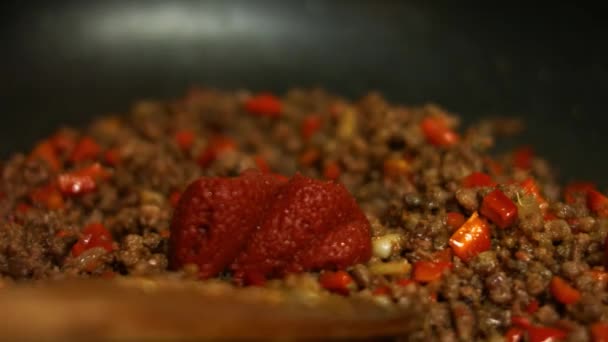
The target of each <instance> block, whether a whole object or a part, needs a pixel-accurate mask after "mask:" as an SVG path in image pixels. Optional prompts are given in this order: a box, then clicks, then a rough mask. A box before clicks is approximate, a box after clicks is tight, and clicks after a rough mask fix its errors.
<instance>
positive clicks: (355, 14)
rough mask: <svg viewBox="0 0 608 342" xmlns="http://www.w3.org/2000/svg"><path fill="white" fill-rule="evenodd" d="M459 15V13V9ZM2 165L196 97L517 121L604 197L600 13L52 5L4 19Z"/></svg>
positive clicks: (423, 4)
mask: <svg viewBox="0 0 608 342" xmlns="http://www.w3.org/2000/svg"><path fill="white" fill-rule="evenodd" d="M452 3H453V4H452ZM3 6H5V8H4V9H3V10H2V13H3V14H4V15H3V20H2V21H1V23H0V27H1V28H2V31H1V36H0V38H1V42H0V44H1V45H0V46H2V53H1V55H0V76H1V82H0V92H1V94H2V101H0V102H1V104H0V108H1V110H2V114H3V116H2V118H3V124H2V125H0V155H1V156H2V157H6V156H8V155H10V153H12V152H14V151H19V150H23V149H25V148H28V147H30V146H31V145H32V144H33V142H34V141H35V140H36V139H39V138H41V137H43V136H44V135H45V134H48V133H50V132H51V131H52V130H53V129H54V128H56V127H57V126H59V125H61V124H76V125H79V124H83V123H85V122H87V121H88V120H90V118H91V117H93V116H96V115H101V114H103V113H106V112H120V111H124V110H126V109H127V108H128V105H129V104H130V103H131V101H132V100H134V99H137V98H141V97H165V98H167V97H174V96H177V95H179V94H180V93H182V92H183V91H184V90H185V89H186V88H187V87H188V86H190V85H191V84H193V83H198V84H204V85H210V86H214V87H219V88H251V89H254V90H271V91H277V92H281V91H284V90H285V89H287V88H288V87H291V86H323V87H325V88H327V89H329V90H331V91H334V92H338V93H340V94H342V95H346V96H351V97H356V96H359V95H362V94H363V93H365V92H366V91H368V90H379V91H381V92H383V93H385V94H386V96H387V97H388V98H389V99H390V100H392V101H395V102H403V103H413V104H416V103H424V102H428V101H433V102H437V103H439V104H441V105H443V106H445V107H446V108H448V109H450V110H452V111H454V112H456V113H459V114H460V115H462V117H463V118H464V121H465V124H466V123H468V122H472V121H474V120H476V119H478V118H480V117H484V116H488V115H502V116H505V115H509V116H519V117H522V118H524V119H525V120H526V122H527V123H528V127H529V129H528V130H527V131H526V132H525V133H524V134H523V135H522V136H521V137H519V138H518V139H517V140H514V141H510V142H509V143H505V144H503V145H502V146H499V147H501V148H503V149H505V148H510V147H512V146H516V145H517V144H533V145H534V146H535V148H536V150H537V151H538V153H539V154H542V155H545V156H546V157H547V158H548V159H549V161H550V162H552V163H553V164H554V165H556V167H557V168H558V170H559V172H560V175H561V176H562V177H563V178H564V180H568V179H590V180H595V181H597V182H599V183H600V184H602V185H603V186H608V177H605V173H606V172H607V171H608V158H606V154H605V152H604V146H605V143H604V141H605V138H604V132H605V129H606V127H607V126H608V118H607V116H606V115H605V106H604V101H605V98H606V96H607V95H608V93H607V90H608V85H607V83H606V79H607V78H608V65H607V64H608V63H607V61H608V59H607V58H606V57H608V53H606V48H605V29H604V27H603V26H602V25H601V22H602V19H603V18H602V17H601V16H600V14H601V13H602V11H600V9H599V8H592V7H586V8H582V7H580V5H578V6H579V7H576V6H577V5H574V4H572V3H571V2H564V4H561V5H560V4H559V3H557V2H556V3H555V4H554V5H553V7H550V8H547V7H544V6H540V5H539V6H536V7H534V6H535V5H527V6H525V7H521V6H519V7H516V6H515V5H513V4H512V3H511V2H509V3H508V4H497V3H495V2H483V3H482V2H479V3H473V4H471V3H468V4H467V3H466V2H464V3H463V2H455V1H452V2H445V3H444V2H432V3H430V2H428V1H367V2H363V1H153V0H148V1H98V2H93V1H52V2H47V3H43V2H40V3H38V4H37V3H35V2H17V4H12V5H3Z"/></svg>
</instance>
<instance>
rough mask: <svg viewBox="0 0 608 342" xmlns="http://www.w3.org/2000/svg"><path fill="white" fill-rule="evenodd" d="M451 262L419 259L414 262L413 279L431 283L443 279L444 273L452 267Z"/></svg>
mask: <svg viewBox="0 0 608 342" xmlns="http://www.w3.org/2000/svg"><path fill="white" fill-rule="evenodd" d="M452 266H453V265H452V263H451V262H443V261H439V262H434V261H417V262H415V263H414V266H413V271H412V279H414V280H415V281H417V282H419V283H429V282H432V281H435V280H438V279H441V277H442V276H443V273H444V272H445V271H447V270H451V269H452Z"/></svg>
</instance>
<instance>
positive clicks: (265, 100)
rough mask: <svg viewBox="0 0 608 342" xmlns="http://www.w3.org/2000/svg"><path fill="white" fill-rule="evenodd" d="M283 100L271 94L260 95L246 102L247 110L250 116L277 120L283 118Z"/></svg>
mask: <svg viewBox="0 0 608 342" xmlns="http://www.w3.org/2000/svg"><path fill="white" fill-rule="evenodd" d="M281 107H282V106H281V100H280V99H279V98H277V97H276V96H274V95H272V94H269V93H260V94H258V95H256V96H253V97H251V98H250V99H249V100H247V102H245V110H247V111H248V112H249V113H250V114H253V115H257V116H265V117H269V118H276V117H280V116H281V109H282V108H281Z"/></svg>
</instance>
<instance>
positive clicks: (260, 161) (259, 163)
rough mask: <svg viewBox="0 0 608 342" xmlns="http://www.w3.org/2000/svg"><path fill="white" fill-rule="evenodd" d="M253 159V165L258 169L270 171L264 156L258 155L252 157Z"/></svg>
mask: <svg viewBox="0 0 608 342" xmlns="http://www.w3.org/2000/svg"><path fill="white" fill-rule="evenodd" d="M253 161H254V162H255V166H256V167H257V168H258V170H260V171H262V172H264V173H268V172H270V165H268V162H267V161H266V159H264V157H262V156H259V155H258V156H255V157H253Z"/></svg>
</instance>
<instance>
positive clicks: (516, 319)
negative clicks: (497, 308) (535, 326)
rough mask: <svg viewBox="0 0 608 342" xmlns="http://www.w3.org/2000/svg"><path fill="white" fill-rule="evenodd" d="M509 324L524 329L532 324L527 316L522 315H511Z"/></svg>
mask: <svg viewBox="0 0 608 342" xmlns="http://www.w3.org/2000/svg"><path fill="white" fill-rule="evenodd" d="M511 324H513V325H514V326H517V327H520V328H524V329H528V328H529V327H531V326H532V323H531V322H530V319H528V318H527V317H524V316H513V317H511Z"/></svg>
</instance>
